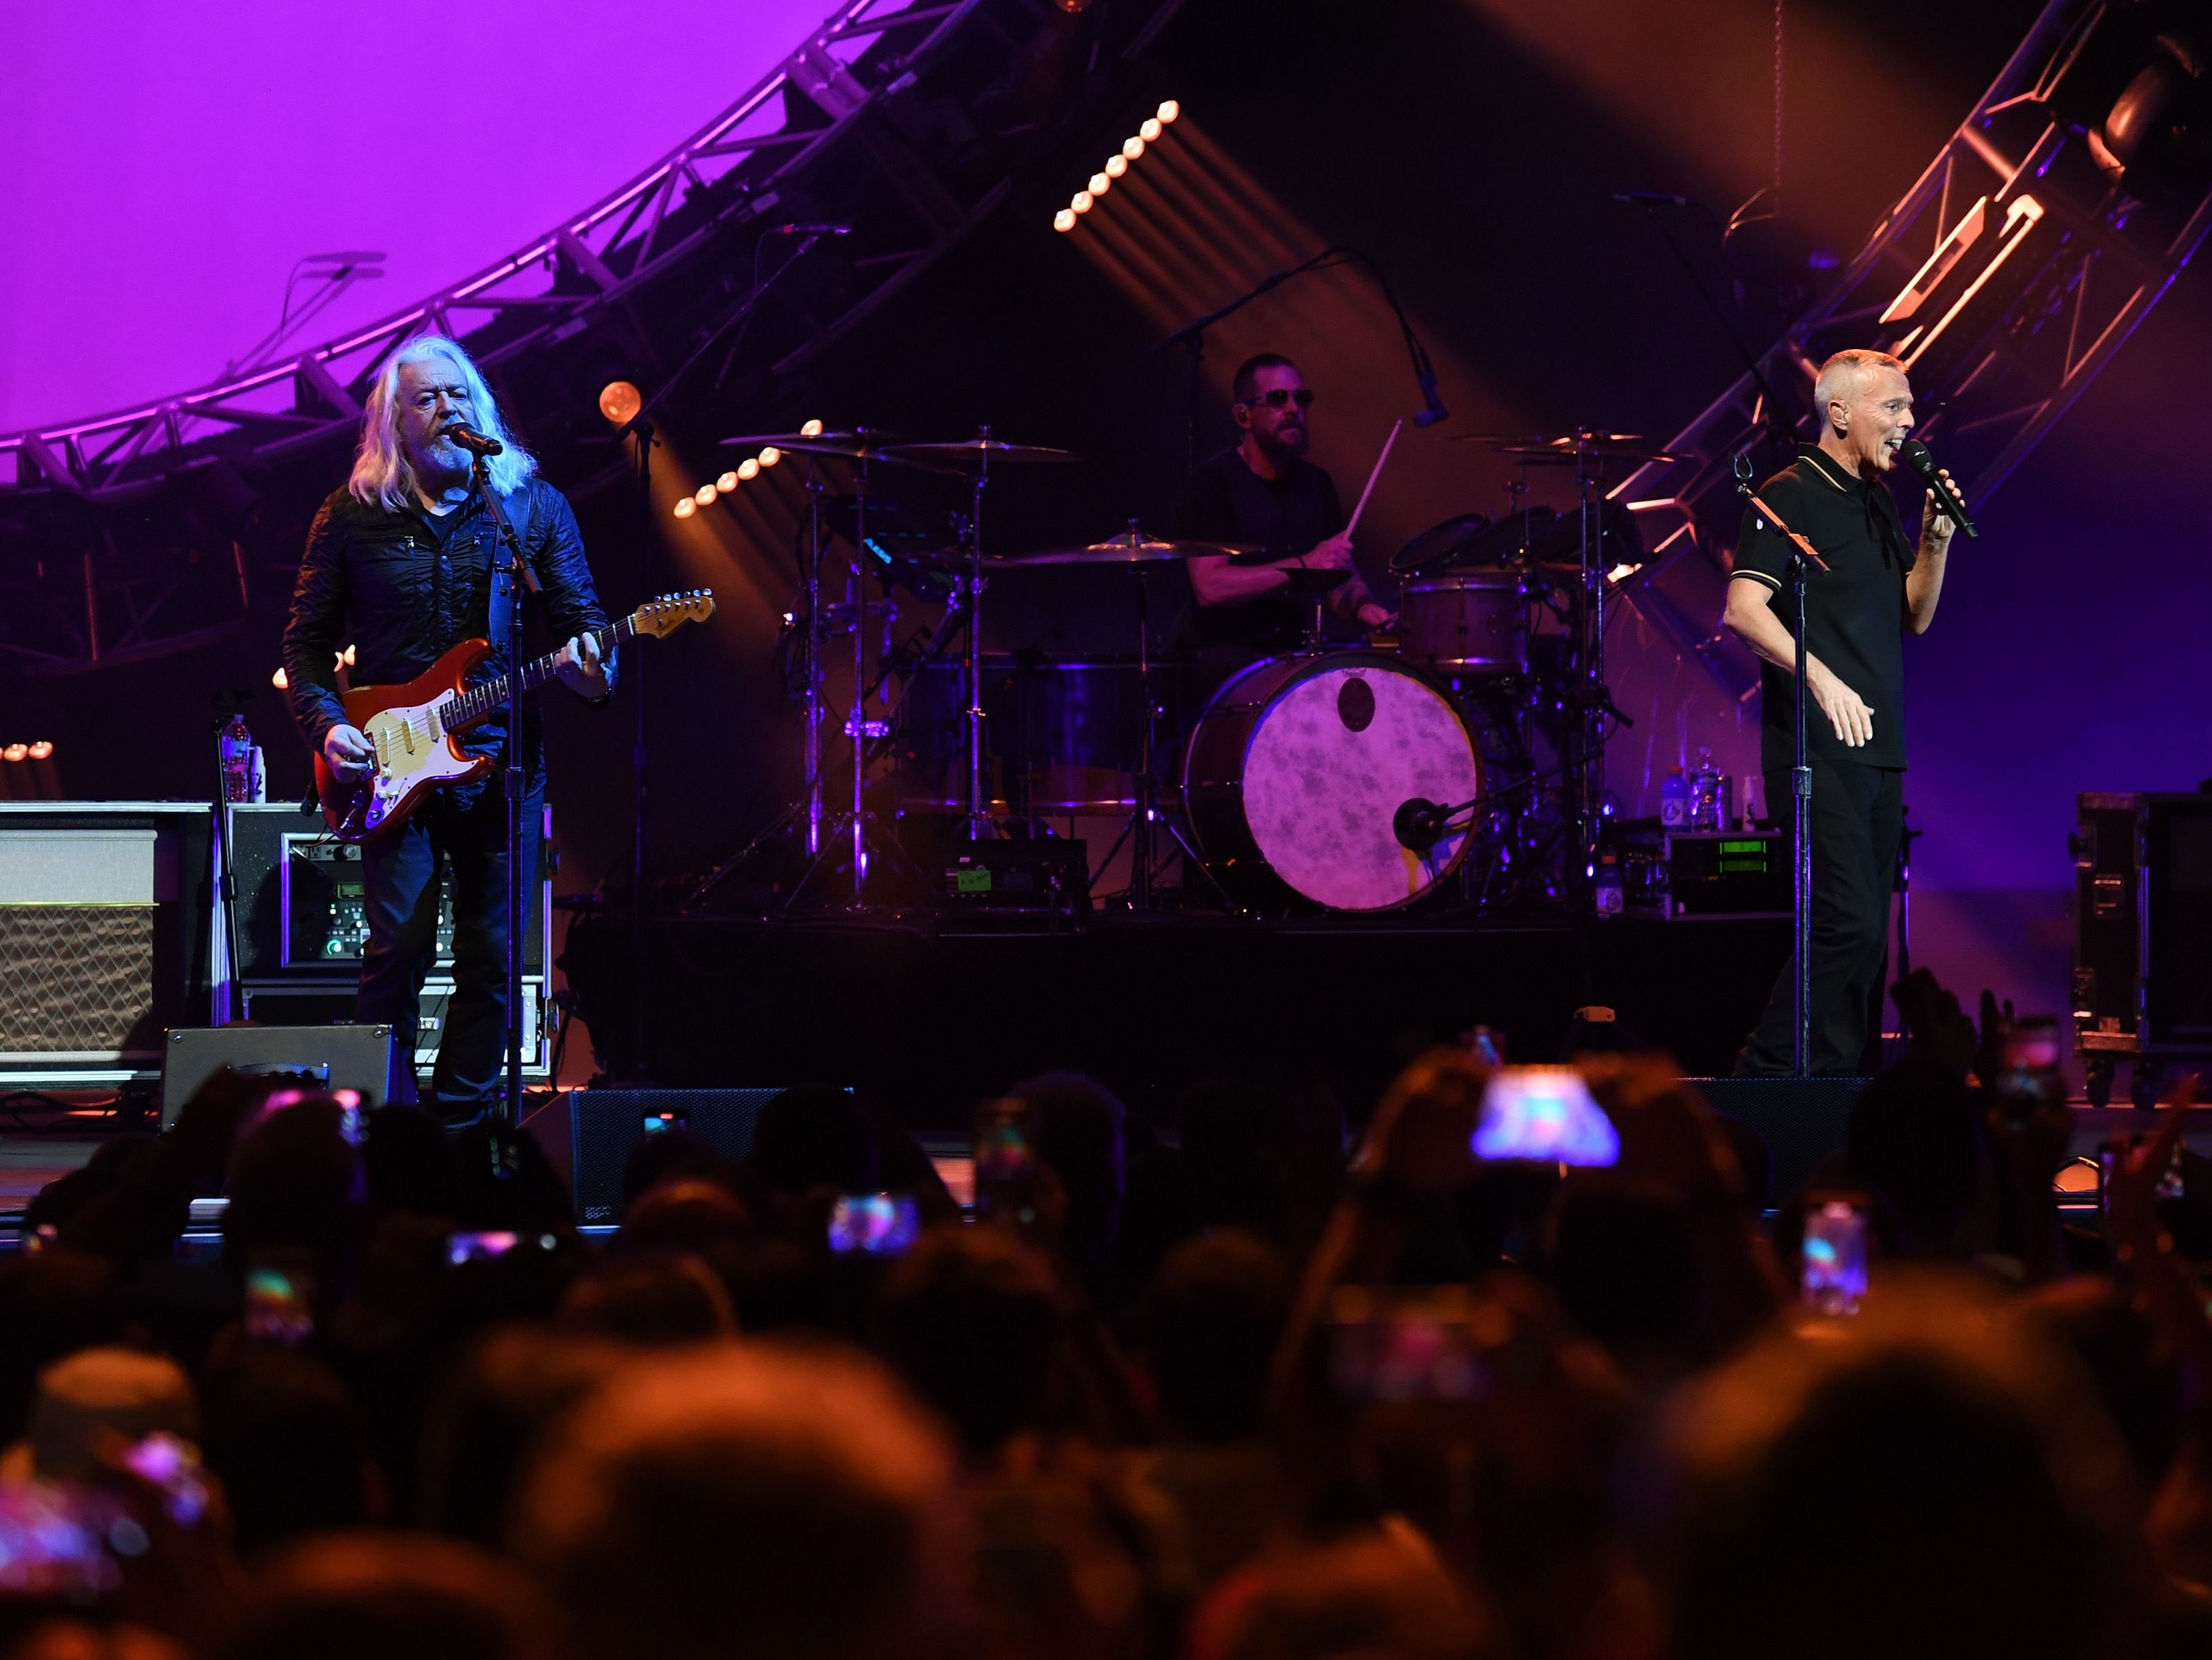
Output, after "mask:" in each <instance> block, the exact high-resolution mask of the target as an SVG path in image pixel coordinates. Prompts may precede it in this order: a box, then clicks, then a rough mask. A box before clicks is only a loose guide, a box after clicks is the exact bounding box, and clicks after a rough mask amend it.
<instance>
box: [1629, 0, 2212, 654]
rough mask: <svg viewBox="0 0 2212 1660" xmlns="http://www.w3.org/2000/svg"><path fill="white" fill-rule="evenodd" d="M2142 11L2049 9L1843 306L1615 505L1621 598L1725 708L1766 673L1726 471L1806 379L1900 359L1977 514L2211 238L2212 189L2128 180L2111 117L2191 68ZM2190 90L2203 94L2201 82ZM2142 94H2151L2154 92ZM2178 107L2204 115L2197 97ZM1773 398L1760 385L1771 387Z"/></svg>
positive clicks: (1871, 256)
mask: <svg viewBox="0 0 2212 1660" xmlns="http://www.w3.org/2000/svg"><path fill="white" fill-rule="evenodd" d="M2149 11H2150V9H2147V8H2134V7H2129V6H2119V5H2112V4H2108V3H2104V0H2052V3H2051V4H2050V5H2049V6H2047V7H2046V8H2045V10H2044V12H2043V14H2042V15H2041V16H2040V17H2039V19H2038V20H2037V21H2036V22H2035V24H2034V26H2033V27H2032V28H2031V29H2030V30H2029V31H2028V33H2027V37H2026V38H2025V39H2024V40H2022V41H2021V44H2020V46H2019V48H2018V49H2017V50H2016V51H2015V52H2014V53H2013V55H2012V58H2011V59H2010V60H2009V61H2008V63H2007V64H2006V65H2005V67H2004V69H2003V70H2002V72H2001V73H2000V74H1999V75H1998V76H1997V78H1996V81H1995V82H1993V83H1992V84H1991V85H1990V88H1989V90H1988V92H1987V93H1986V94H1984V96H1983V97H1982V99H1981V100H1980V101H1979V102H1978V103H1977V104H1976V106H1974V108H1973V110H1972V112H1970V113H1969V114H1968V115H1967V116H1966V119H1965V120H1964V121H1962V122H1960V125H1959V127H1958V129H1957V131H1955V132H1954V133H1953V134H1952V136H1951V137H1950V139H1949V141H1948V143H1945V145H1944V146H1943V148H1942V150H1941V151H1940V152H1939V153H1938V154H1937V155H1936V158H1935V160H1934V161H1931V162H1930V163H1929V166H1928V168H1927V170H1926V171H1925V172H1923V173H1922V174H1921V175H1920V177H1919V179H1917V181H1916V182H1915V183H1914V185H1913V186H1912V188H1911V190H1910V191H1908V192H1906V193H1905V196H1904V197H1903V198H1902V199H1900V200H1899V202H1898V204H1896V206H1895V207H1893V209H1892V210H1890V211H1889V212H1888V213H1887V215H1886V216H1884V217H1883V219H1882V221H1881V223H1880V224H1878V225H1877V226H1876V227H1875V230H1874V233H1873V234H1872V235H1871V236H1870V237H1869V239H1868V241H1867V244H1866V246H1864V247H1863V248H1862V249H1861V250H1860V252H1859V253H1858V255H1857V257H1856V258H1853V259H1852V260H1851V261H1850V264H1849V265H1848V266H1847V267H1845V269H1844V271H1843V272H1842V274H1841V276H1840V277H1839V279H1838V281H1837V282H1836V283H1835V284H1834V286H1833V287H1832V289H1830V291H1829V292H1828V293H1827V295H1826V297H1825V298H1824V299H1822V300H1821V301H1820V302H1819V303H1818V304H1817V305H1815V306H1814V307H1812V308H1811V309H1809V310H1808V311H1807V312H1806V313H1804V315H1803V316H1802V317H1801V318H1800V319H1798V320H1797V321H1796V323H1795V324H1793V325H1790V328H1789V329H1788V330H1786V331H1784V334H1783V336H1782V337H1781V338H1780V339H1778V340H1777V341H1776V342H1775V343H1774V344H1772V345H1771V346H1770V347H1769V348H1768V349H1767V350H1766V351H1765V355H1764V356H1762V357H1760V358H1759V374H1758V375H1757V376H1756V377H1754V376H1753V374H1749V373H1746V374H1744V375H1743V376H1742V377H1741V379H1739V380H1737V381H1736V383H1735V385H1734V386H1730V387H1729V389H1728V391H1727V392H1724V393H1723V395H1722V396H1721V397H1720V398H1717V399H1716V400H1715V401H1714V403H1713V404H1711V406H1710V407H1709V408H1707V409H1706V410H1705V411H1704V412H1703V413H1702V414H1700V415H1699V417H1697V419H1696V420H1695V421H1693V422H1692V423H1690V425H1689V426H1687V427H1686V428H1685V429H1683V430H1682V431H1681V432H1680V433H1679V434H1677V435H1675V436H1674V438H1673V439H1672V440H1671V441H1669V442H1668V445H1667V448H1668V452H1669V453H1671V454H1673V455H1674V457H1676V458H1677V459H1674V460H1673V461H1670V462H1662V463H1654V464H1651V465H1646V466H1644V467H1643V468H1641V469H1639V470H1638V471H1637V472H1635V473H1633V474H1632V475H1631V476H1630V477H1628V478H1626V480H1624V481H1623V482H1622V483H1620V485H1619V486H1618V487H1616V488H1615V489H1613V490H1612V491H1611V492H1610V497H1611V499H1612V500H1613V501H1614V502H1620V503H1622V504H1625V505H1626V507H1627V508H1628V509H1629V510H1630V511H1631V512H1632V514H1635V516H1636V521H1637V523H1638V528H1639V529H1640V530H1641V531H1642V532H1643V538H1644V547H1645V548H1646V549H1648V550H1650V555H1649V557H1648V558H1647V560H1646V562H1644V564H1643V566H1642V567H1641V568H1640V569H1638V570H1637V571H1635V572H1634V573H1633V574H1632V575H1628V576H1626V578H1625V579H1624V580H1623V581H1621V583H1620V587H1619V591H1620V593H1623V594H1624V595H1625V596H1626V598H1628V599H1630V600H1631V601H1632V603H1633V604H1634V605H1636V606H1637V608H1638V610H1639V611H1642V612H1643V613H1644V616H1645V617H1647V618H1649V619H1650V622H1651V623H1653V624H1654V625H1655V627H1656V628H1657V629H1659V631H1660V632H1661V633H1662V635H1665V636H1666V637H1667V638H1668V640H1669V641H1670V642H1672V643H1673V644H1674V646H1675V648H1677V649H1678V650H1680V652H1682V653H1683V654H1685V655H1686V656H1689V657H1691V658H1692V659H1693V660H1696V661H1697V662H1699V664H1700V665H1702V666H1704V668H1705V670H1706V672H1708V673H1710V674H1711V676H1712V677H1713V678H1715V679H1716V680H1717V681H1718V682H1719V683H1720V684H1722V685H1723V687H1724V688H1725V689H1726V690H1728V691H1729V693H1730V694H1732V695H1734V696H1738V697H1746V696H1749V695H1750V694H1751V693H1752V692H1753V690H1756V689H1757V687H1758V684H1759V669H1758V664H1757V662H1756V660H1754V659H1753V657H1752V656H1751V654H1750V653H1749V652H1748V651H1747V650H1746V649H1745V648H1743V647H1742V645H1741V643H1740V642H1737V641H1736V640H1735V639H1734V637H1733V636H1729V635H1725V634H1724V633H1723V631H1721V630H1720V629H1719V626H1718V624H1719V618H1720V614H1721V611H1722V608H1723V599H1724V597H1725V596H1724V590H1725V588H1726V586H1727V581H1728V564H1729V556H1730V554H1731V552H1732V550H1733V549H1734V547H1735V539H1736V534H1737V530H1738V526H1739V525H1740V522H1741V517H1742V511H1743V508H1742V502H1741V499H1740V498H1739V497H1738V496H1737V495H1736V492H1735V477H1734V474H1733V471H1732V465H1731V464H1732V461H1733V459H1734V457H1735V455H1736V454H1738V453H1745V452H1747V453H1750V454H1751V455H1752V457H1753V459H1754V462H1755V463H1756V464H1757V465H1758V477H1762V478H1763V477H1766V476H1768V475H1769V474H1770V473H1771V472H1772V471H1775V470H1776V469H1777V468H1778V467H1780V466H1781V465H1784V464H1785V463H1786V461H1787V459H1788V457H1787V454H1786V453H1784V448H1785V446H1784V442H1783V440H1784V438H1785V437H1786V436H1788V435H1796V434H1805V435H1810V434H1811V433H1812V432H1813V431H1814V427H1813V424H1812V415H1811V398H1812V388H1813V378H1814V373H1815V371H1816V370H1817V369H1818V368H1819V366H1820V362H1821V361H1822V360H1823V359H1825V358H1826V356H1829V355H1830V354H1831V353H1832V352H1834V351H1838V350H1842V349H1843V348H1844V347H1846V346H1872V347H1876V348H1879V349H1881V350H1888V351H1893V352H1895V353H1897V354H1898V355H1899V356H1900V357H1902V358H1903V359H1904V360H1905V363H1906V366H1907V368H1909V369H1910V371H1911V377H1912V387H1913V396H1914V404H1915V407H1916V412H1917V415H1918V417H1919V427H1918V433H1919V435H1920V436H1922V437H1924V438H1927V439H1929V440H1930V441H1933V442H1934V443H1935V444H1936V447H1937V448H1938V449H1939V451H1940V453H1941V454H1942V459H1943V462H1944V465H1946V466H1948V468H1950V470H1951V471H1952V473H1953V475H1954V477H1957V478H1958V479H1959V480H1960V483H1961V485H1962V488H1963V489H1964V491H1965V494H1966V499H1967V501H1968V502H1970V503H1971V504H1975V505H1978V504H1980V503H1983V502H1987V501H1988V499H1989V498H1990V496H1991V495H1992V494H1993V493H1994V492H1995V491H1996V489H1997V488H1998V487H1999V486H2000V485H2001V484H2002V483H2003V482H2004V481H2005V479H2006V477H2008V475H2009V474H2010V473H2011V472H2012V471H2013V469H2014V468H2015V467H2016V466H2018V465H2020V462H2021V459H2022V458H2023V457H2025V456H2026V455H2027V453H2028V451H2029V450H2030V449H2032V448H2033V447H2034V446H2035V444H2036V442H2037V441H2039V439H2041V438H2042V437H2043V435H2045V433H2046V432H2048V431H2049V430H2050V429H2051V426H2052V425H2053V424H2054V423H2056V422H2057V420H2058V418H2059V417H2061V416H2062V415H2063V414H2064V413H2065V412H2066V410H2067V409H2068V408H2069V406H2070V405H2071V404H2073V402H2074V400H2075V398H2078V397H2079V396H2081V392H2082V391H2083V389H2084V388H2085V387H2087V386H2088V384H2089V382H2090V381H2091V380H2093V379H2094V378H2095V377H2096V375H2097V374H2098V372H2099V371H2100V370H2101V369H2102V368H2104V367H2105V365H2106V364H2107V363H2108V362H2111V361H2112V356H2113V354H2114V353H2115V352H2117V351H2118V350H2119V349H2120V348H2121V346H2123V345H2124V344H2125V343H2126V341H2127V339H2128V337H2129V336H2130V334H2132V333H2133V332H2134V331H2135V330H2136V327H2137V326H2138V325H2140V324H2141V323H2142V320H2143V319H2144V317H2145V316H2147V315H2148V313H2149V312H2150V309H2151V307H2153V306H2154V305H2156V304H2157V303H2158V301H2159V300H2160V297H2161V296H2162V295H2164V294H2165V293H2166V289H2168V288H2169V287H2171V286H2172V283H2173V280H2174V278H2175V277H2177V276H2178V275H2179V273H2180V271H2181V269H2182V267H2183V266H2184V265H2186V264H2187V263H2188V261H2189V258H2190V256H2191V254H2193V253H2195V252H2196V251H2197V246H2198V245H2199V244H2200V243H2202V242H2203V240H2204V235H2205V232H2206V230H2207V228H2208V227H2212V182H2208V181H2206V180H2203V179H2197V180H2195V181H2194V183H2193V188H2192V187H2186V186H2185V187H2182V188H2175V187H2174V186H2173V185H2172V184H2171V183H2165V184H2164V185H2163V187H2162V188H2158V189H2152V188H2150V187H2149V184H2150V182H2151V181H2148V180H2142V181H2139V180H2138V179H2137V178H2136V173H2138V172H2142V171H2145V170H2146V169H2148V168H2150V167H2152V166H2153V164H2154V160H2155V158H2150V157H2145V158H2143V159H2141V160H2139V161H2136V163H2135V164H2134V165H2133V166H2131V167H2130V169H2129V170H2128V171H2127V172H2126V173H2121V171H2120V168H2119V166H2118V162H2119V160H2120V158H2119V157H2118V156H2116V155H2114V154H2113V148H2112V145H2108V144H2107V142H2106V140H2107V137H2112V139H2113V140H2114V143H2116V144H2118V143H2124V126H2123V124H2121V123H2119V122H2118V121H2116V120H2114V119H2112V116H2113V114H2114V113H2115V109H2114V106H2115V100H2118V99H2121V98H2123V97H2129V98H2133V99H2135V100H2136V104H2135V109H2136V116H2137V118H2138V119H2137V121H2136V126H2137V127H2138V128H2139V127H2140V118H2141V117H2142V114H2143V113H2144V109H2145V100H2147V99H2148V97H2149V96H2150V95H2151V94H2158V95H2160V96H2161V97H2167V102H2166V104H2165V105H2164V106H2163V107H2165V108H2166V109H2168V110H2172V109H2177V108H2179V107H2180V105H2179V103H2178V102H2177V101H2175V100H2173V99H2172V98H2171V97H2168V94H2172V93H2173V92H2174V91H2175V90H2176V89H2175V88H2170V87H2167V86H2166V85H2165V84H2164V83H2163V82H2160V80H2159V79H2158V77H2159V76H2161V75H2164V76H2166V80H2168V81H2173V82H2179V81H2182V80H2183V79H2184V78H2185V76H2184V74H2183V73H2175V72H2172V71H2175V70H2179V62H2178V60H2176V61H2175V62H2174V63H2172V64H2168V63H2166V61H2165V60H2166V57H2167V56H2168V54H2167V52H2166V48H2165V47H2163V46H2161V45H2160V43H2159V41H2158V40H2157V39H2156V37H2155V33H2154V18H2153V17H2152V16H2150V15H2147V14H2148V13H2149ZM2188 78H2192V79H2193V77H2188ZM2146 88H2148V91H2146ZM2180 91H2181V92H2183V93H2184V94H2185V95H2186V96H2188V97H2192V98H2196V99H2197V100H2199V102H2200V103H2201V100H2202V96H2203V94H2201V92H2199V91H2197V89H2196V88H2186V87H2184V88H2180ZM1762 382H1763V383H1764V385H1763V386H1762V384H1761V383H1762Z"/></svg>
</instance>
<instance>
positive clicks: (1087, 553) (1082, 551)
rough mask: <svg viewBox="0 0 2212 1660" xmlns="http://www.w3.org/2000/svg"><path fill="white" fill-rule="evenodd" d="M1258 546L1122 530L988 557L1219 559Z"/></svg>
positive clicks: (1031, 561) (1103, 561) (1009, 562)
mask: <svg viewBox="0 0 2212 1660" xmlns="http://www.w3.org/2000/svg"><path fill="white" fill-rule="evenodd" d="M1259 551H1260V550H1259V549H1258V548H1256V547H1255V546H1253V545H1252V544H1249V543H1246V542H1164V541H1160V540H1158V539H1157V538H1152V537H1149V536H1146V534H1145V533H1144V532H1142V531H1124V532H1121V535H1119V536H1115V537H1111V538H1108V539H1107V540H1106V541H1103V542H1092V543H1091V544H1088V545H1086V546H1084V547H1079V548H1048V549H1047V550H1045V551H1044V552H1042V553H1031V554H1025V555H1024V556H1022V557H1020V558H1018V559H1003V560H995V561H987V563H992V564H995V565H996V566H997V567H998V568H999V569H1001V570H1004V569H1011V568H1012V567H1014V566H1017V565H1136V564H1146V563H1150V562H1153V561H1156V560H1165V559H1220V558H1229V557H1231V556H1235V555H1237V554H1240V553H1257V552H1259Z"/></svg>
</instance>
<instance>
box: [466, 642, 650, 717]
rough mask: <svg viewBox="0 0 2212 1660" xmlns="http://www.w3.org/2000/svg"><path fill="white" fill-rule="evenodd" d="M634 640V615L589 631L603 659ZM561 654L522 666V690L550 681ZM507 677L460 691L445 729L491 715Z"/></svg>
mask: <svg viewBox="0 0 2212 1660" xmlns="http://www.w3.org/2000/svg"><path fill="white" fill-rule="evenodd" d="M636 637H637V618H636V617H635V615H632V616H629V617H622V618H620V619H619V620H617V621H616V622H612V623H608V624H607V625H606V626H605V628H598V629H592V640H593V641H595V642H597V643H598V645H599V655H600V656H602V657H605V655H606V654H607V648H609V647H610V646H613V645H617V644H618V643H620V642H623V641H624V640H633V639H635V638H636ZM560 655H561V654H560V653H559V652H557V651H554V652H548V653H546V654H545V655H544V656H543V657H539V658H534V659H532V660H531V661H529V662H527V663H525V664H524V665H523V666H522V671H521V675H520V679H521V682H522V690H525V691H535V690H537V689H538V687H540V686H542V685H544V684H545V683H546V682H547V681H548V680H550V679H551V678H553V665H554V663H555V662H556V660H558V659H559V657H560ZM509 678H511V677H509V676H507V675H504V674H502V675H501V676H500V677H499V678H497V679H495V680H488V681H486V682H485V683H484V684H482V685H480V686H472V687H471V688H470V689H469V690H466V691H465V692H463V693H462V694H461V695H460V696H459V697H458V698H457V699H455V700H454V702H453V705H452V706H451V708H450V710H449V712H448V713H447V716H446V725H447V727H448V728H449V729H451V728H454V727H462V726H465V725H466V724H467V723H468V722H469V721H474V720H477V719H479V718H480V717H482V716H483V715H486V714H490V713H491V712H492V710H494V709H495V708H498V707H499V706H500V705H501V703H504V702H507V681H508V679H509Z"/></svg>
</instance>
